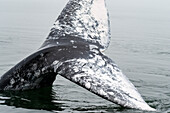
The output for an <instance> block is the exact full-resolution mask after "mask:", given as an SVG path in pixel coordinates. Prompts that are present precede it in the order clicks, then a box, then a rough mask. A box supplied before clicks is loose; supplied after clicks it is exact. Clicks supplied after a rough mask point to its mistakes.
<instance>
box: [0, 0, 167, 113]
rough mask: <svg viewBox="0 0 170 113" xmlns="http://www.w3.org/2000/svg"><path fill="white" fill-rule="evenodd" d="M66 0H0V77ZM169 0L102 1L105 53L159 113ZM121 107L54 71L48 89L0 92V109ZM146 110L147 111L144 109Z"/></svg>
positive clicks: (40, 111) (33, 45)
mask: <svg viewBox="0 0 170 113" xmlns="http://www.w3.org/2000/svg"><path fill="white" fill-rule="evenodd" d="M67 1H68V0H0V76H1V75H2V74H3V73H5V72H6V71H7V70H9V69H10V68H11V67H12V66H14V65H15V64H16V63H18V62H19V61H20V60H22V59H23V58H25V57H26V56H28V55H30V54H31V53H33V52H34V51H36V49H38V48H39V47H40V45H41V44H42V43H43V41H44V40H45V38H46V37H47V35H48V32H49V30H50V27H51V26H52V24H53V23H54V21H55V19H56V18H57V16H58V15H59V13H60V12H61V10H62V8H63V7H64V6H65V4H66V2H67ZM169 5H170V0H107V6H108V10H109V12H110V19H111V31H112V32H111V33H112V40H111V44H110V47H109V48H108V50H107V51H106V52H105V54H106V55H108V56H109V57H111V58H112V59H113V60H114V61H115V62H116V63H117V64H118V65H119V67H120V68H121V69H122V70H123V72H124V73H125V74H126V75H127V76H128V78H129V79H130V80H131V81H132V83H133V84H134V85H135V86H136V87H137V89H138V90H139V92H140V93H141V95H142V96H143V98H144V99H145V100H146V102H147V103H148V104H149V105H150V106H152V107H154V108H156V109H157V111H158V113H170V6H169ZM52 112H59V113H65V112H73V113H79V112H81V113H82V112H97V113H98V112H111V113H112V112H115V113H144V111H139V110H133V109H125V108H121V107H120V106H118V105H115V104H113V103H111V102H108V101H106V100H103V99H101V98H100V97H98V96H96V95H94V94H91V93H89V92H88V91H86V90H84V89H83V88H80V87H79V86H77V85H75V84H73V83H71V82H69V81H68V80H66V79H64V78H62V77H61V76H58V77H57V79H56V81H55V83H54V85H53V87H52V88H42V89H37V90H33V91H24V92H6V93H0V113H52ZM145 113H147V112H145Z"/></svg>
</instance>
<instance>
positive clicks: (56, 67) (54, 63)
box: [52, 60, 60, 72]
mask: <svg viewBox="0 0 170 113" xmlns="http://www.w3.org/2000/svg"><path fill="white" fill-rule="evenodd" d="M59 63H60V62H59V61H58V60H55V61H54V62H53V64H52V65H53V66H54V72H56V71H57V69H58V67H59Z"/></svg>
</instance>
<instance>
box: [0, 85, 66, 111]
mask: <svg viewBox="0 0 170 113" xmlns="http://www.w3.org/2000/svg"><path fill="white" fill-rule="evenodd" d="M55 97H56V93H55V92H54V91H53V89H52V87H46V88H41V89H36V90H29V91H22V92H21V91H5V92H1V93H0V104H1V105H7V106H15V107H16V108H20V107H21V108H26V109H38V110H40V109H41V110H47V111H53V110H56V111H62V110H63V109H62V108H61V107H62V103H56V101H55V100H56V98H55ZM54 101H55V102H54Z"/></svg>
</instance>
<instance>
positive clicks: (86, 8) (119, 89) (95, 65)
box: [0, 0, 154, 111]
mask: <svg viewBox="0 0 170 113" xmlns="http://www.w3.org/2000/svg"><path fill="white" fill-rule="evenodd" d="M99 12H100V13H99ZM101 14H102V15H101ZM109 42H110V26H109V19H108V13H107V10H106V8H105V1H104V0H70V1H69V3H68V4H67V5H66V7H65V8H64V10H63V11H62V13H61V14H60V16H59V17H58V19H57V20H56V22H55V24H54V26H53V27H52V29H51V32H50V33H49V36H48V37H47V39H46V41H45V42H44V43H43V45H42V46H41V48H40V49H39V50H38V51H37V52H35V53H33V54H32V55H30V56H29V57H27V58H26V59H24V60H22V61H21V62H20V63H18V64H17V65H16V66H14V67H13V68H12V69H10V70H9V71H8V72H7V73H5V74H4V75H3V76H2V77H1V79H0V90H28V89H35V88H41V87H44V86H51V85H52V84H53V82H54V80H55V78H56V75H58V74H59V75H61V76H63V77H65V78H67V79H68V80H70V81H72V82H74V83H76V84H78V85H80V86H82V87H83V88H86V89H87V90H88V91H90V92H92V93H94V94H97V95H98V96H100V97H102V98H104V99H107V100H109V101H111V102H114V103H116V104H119V105H121V106H123V107H128V108H135V109H141V110H149V111H154V109H153V108H151V107H150V106H149V105H148V104H147V103H146V102H145V101H144V100H143V99H142V97H141V95H140V94H139V93H138V91H137V89H136V88H135V87H134V86H133V84H132V83H131V82H130V81H129V80H128V78H127V77H126V76H125V75H124V74H123V73H122V71H121V70H120V69H119V68H118V67H117V65H116V64H115V63H114V62H113V61H112V60H111V59H110V58H108V57H107V56H105V55H104V54H103V53H102V52H101V50H105V49H106V48H107V47H108V45H109Z"/></svg>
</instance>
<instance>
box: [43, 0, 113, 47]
mask: <svg viewBox="0 0 170 113" xmlns="http://www.w3.org/2000/svg"><path fill="white" fill-rule="evenodd" d="M105 6H106V5H105V1H104V0H70V1H69V2H68V3H67V5H66V7H65V8H64V9H63V11H62V12H61V14H60V15H59V17H58V18H57V20H56V21H55V23H54V25H53V27H52V28H51V31H50V33H49V36H48V37H47V40H46V41H45V43H44V44H43V47H44V46H46V45H49V43H48V42H49V40H55V39H57V40H60V39H61V37H67V38H69V37H70V36H71V37H77V38H81V39H84V40H85V41H87V42H89V43H93V45H96V46H97V47H98V48H100V50H105V49H106V48H107V47H108V46H109V43H110V22H109V14H108V11H107V9H106V7H105Z"/></svg>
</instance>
